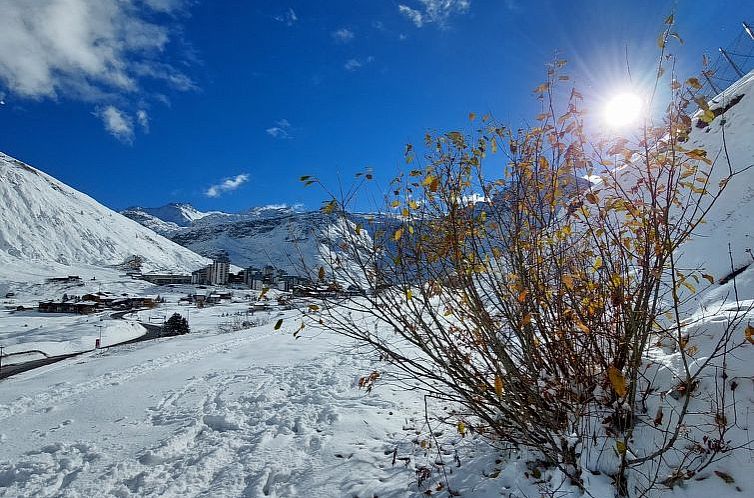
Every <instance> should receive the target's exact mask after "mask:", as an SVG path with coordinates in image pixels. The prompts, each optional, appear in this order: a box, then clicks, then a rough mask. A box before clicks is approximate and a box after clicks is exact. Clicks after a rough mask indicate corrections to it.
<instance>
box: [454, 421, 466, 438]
mask: <svg viewBox="0 0 754 498" xmlns="http://www.w3.org/2000/svg"><path fill="white" fill-rule="evenodd" d="M456 428H457V429H458V434H460V435H461V436H465V435H466V424H464V423H463V420H461V421H459V422H458V425H457V426H456Z"/></svg>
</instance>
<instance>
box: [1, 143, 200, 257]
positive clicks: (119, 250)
mask: <svg viewBox="0 0 754 498" xmlns="http://www.w3.org/2000/svg"><path fill="white" fill-rule="evenodd" d="M0 196H1V197H2V199H3V202H2V203H0V219H2V220H3V223H2V224H1V225H0V262H2V263H3V264H4V265H9V264H10V265H12V266H14V267H23V266H31V265H32V264H42V265H49V264H50V263H57V264H62V265H94V266H112V265H118V264H121V263H123V262H124V261H125V260H127V259H129V258H131V257H133V256H140V257H141V258H143V262H144V269H147V270H177V271H189V270H193V269H196V268H198V267H200V266H202V265H203V264H205V262H206V260H205V258H202V257H201V256H199V255H197V254H195V253H193V252H192V251H190V250H188V249H185V248H183V247H181V246H179V245H177V244H175V243H173V242H171V241H170V240H168V239H166V238H164V237H162V236H160V235H157V234H155V233H154V232H152V231H151V230H149V229H147V228H145V227H143V226H141V225H139V224H138V223H136V222H134V221H132V220H130V219H128V218H126V217H125V216H122V215H121V214H119V213H116V212H114V211H112V210H110V209H108V208H106V207H105V206H103V205H102V204H100V203H98V202H97V201H95V200H94V199H92V198H91V197H89V196H87V195H85V194H82V193H81V192H78V191H76V190H74V189H73V188H71V187H69V186H67V185H65V184H63V183H61V182H60V181H58V180H56V179H55V178H53V177H51V176H49V175H47V174H45V173H43V172H42V171H39V170H38V169H36V168H33V167H31V166H29V165H28V164H25V163H23V162H21V161H19V160H17V159H14V158H12V157H10V156H7V155H5V154H3V153H0Z"/></svg>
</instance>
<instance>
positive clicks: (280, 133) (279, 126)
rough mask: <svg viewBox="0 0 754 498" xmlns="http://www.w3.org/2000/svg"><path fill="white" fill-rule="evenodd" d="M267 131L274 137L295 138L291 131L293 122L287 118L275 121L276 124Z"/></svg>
mask: <svg viewBox="0 0 754 498" xmlns="http://www.w3.org/2000/svg"><path fill="white" fill-rule="evenodd" d="M265 131H266V132H267V134H268V135H270V136H271V137H273V138H293V137H292V136H291V133H290V131H291V123H290V122H288V120H287V119H285V118H283V119H281V120H279V121H275V126H272V127H270V128H267V129H266V130H265Z"/></svg>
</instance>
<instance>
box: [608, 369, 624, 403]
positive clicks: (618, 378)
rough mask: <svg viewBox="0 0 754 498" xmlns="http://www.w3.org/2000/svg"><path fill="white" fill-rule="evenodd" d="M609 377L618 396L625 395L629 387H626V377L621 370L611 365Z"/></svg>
mask: <svg viewBox="0 0 754 498" xmlns="http://www.w3.org/2000/svg"><path fill="white" fill-rule="evenodd" d="M607 378H608V379H609V380H610V385H611V386H613V390H614V391H615V392H616V394H618V396H620V397H623V396H625V395H626V393H627V392H628V389H626V378H625V377H623V374H622V373H621V372H620V370H618V369H617V368H615V367H614V366H612V365H610V367H609V368H608V369H607Z"/></svg>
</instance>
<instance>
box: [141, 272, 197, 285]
mask: <svg viewBox="0 0 754 498" xmlns="http://www.w3.org/2000/svg"><path fill="white" fill-rule="evenodd" d="M141 280H146V281H147V282H151V283H153V284H155V285H170V284H190V283H191V275H156V274H152V275H142V276H141Z"/></svg>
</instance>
